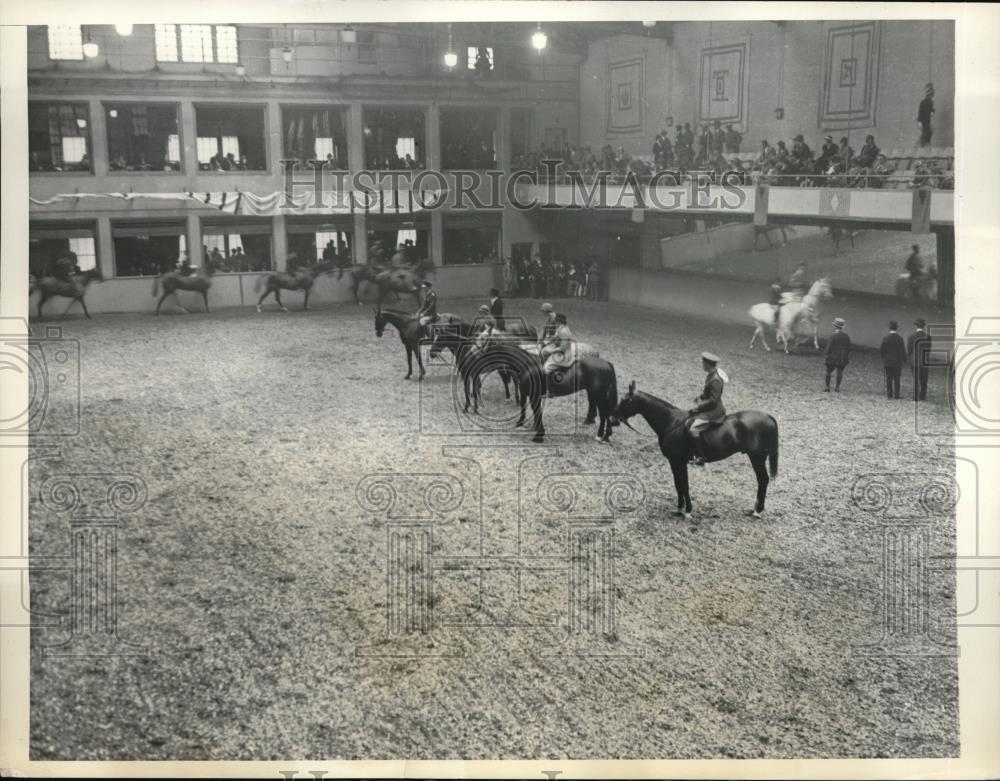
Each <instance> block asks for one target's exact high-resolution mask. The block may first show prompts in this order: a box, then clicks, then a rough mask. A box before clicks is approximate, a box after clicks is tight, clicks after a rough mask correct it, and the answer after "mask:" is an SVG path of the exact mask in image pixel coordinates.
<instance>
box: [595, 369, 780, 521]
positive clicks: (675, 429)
mask: <svg viewBox="0 0 1000 781" xmlns="http://www.w3.org/2000/svg"><path fill="white" fill-rule="evenodd" d="M633 415H642V416H643V417H644V418H645V419H646V422H647V423H648V424H649V425H650V427H651V428H652V429H653V431H655V432H656V436H657V438H658V439H659V441H660V451H661V452H662V453H663V455H664V456H666V458H667V460H668V461H669V462H670V469H671V471H672V472H673V475H674V487H675V488H676V489H677V515H683V516H684V517H685V518H690V517H691V494H690V493H689V489H688V461H689V460H690V459H691V456H692V455H693V453H694V450H693V445H692V442H691V434H690V432H689V431H688V427H687V425H685V424H686V423H687V421H688V419H689V417H690V416H689V415H688V411H687V410H684V409H678V408H677V407H675V406H674V405H673V404H670V403H669V402H666V401H664V400H663V399H658V398H656V396H653V395H651V394H649V393H643V392H642V391H636V389H635V383H634V382H633V383H632V384H631V385H629V386H628V393H627V394H625V396H623V397H622V400H621V401H620V402H619V403H618V407H617V409H616V410H615V411H614V416H613V418H612V425H617V424H618V422H619V421H621V422H623V423H625V425H626V426H628V427H629V428H632V427H631V426H630V425H629V423H628V419H629V418H630V417H632V416H633ZM701 439H702V449H703V451H704V452H703V453H702V455H703V456H704V457H705V460H706V461H721V460H723V459H725V458H729V457H730V456H731V455H734V454H736V453H746V454H747V456H749V458H750V464H751V465H752V466H753V471H754V474H755V475H756V476H757V502H756V503H755V504H754V509H753V510H752V511H751V515H753V517H754V518H760V514H761V513H762V512H763V511H764V499H765V498H766V497H767V486H768V483H769V482H770V479H769V477H768V470H767V466H770V469H771V475H770V476H771V477H777V475H778V422H777V421H776V420H775V419H774V418H773V417H771V416H770V415H767V414H765V413H763V412H757V411H755V410H744V411H742V412H737V413H735V414H733V415H726V417H725V419H724V420H723V421H722V422H720V423H718V424H717V425H714V426H711V427H709V428H707V429H705V430H704V431H703V433H702V435H701Z"/></svg>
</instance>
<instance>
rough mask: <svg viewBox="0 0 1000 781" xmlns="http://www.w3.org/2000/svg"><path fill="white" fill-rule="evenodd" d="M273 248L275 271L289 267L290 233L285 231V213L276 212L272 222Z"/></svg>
mask: <svg viewBox="0 0 1000 781" xmlns="http://www.w3.org/2000/svg"><path fill="white" fill-rule="evenodd" d="M271 249H272V253H273V254H272V257H273V259H274V262H273V264H272V266H273V268H274V270H275V271H285V270H286V269H287V268H288V234H287V233H286V232H285V215H284V214H276V215H275V216H274V220H273V222H272V223H271Z"/></svg>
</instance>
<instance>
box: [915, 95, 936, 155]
mask: <svg viewBox="0 0 1000 781" xmlns="http://www.w3.org/2000/svg"><path fill="white" fill-rule="evenodd" d="M933 116H934V85H933V84H928V85H927V86H926V87H925V88H924V99H923V100H922V101H920V106H919V107H918V108H917V126H918V127H919V128H920V146H927V145H928V144H929V143H930V142H931V135H932V134H933V132H934V129H933V128H932V127H931V117H933Z"/></svg>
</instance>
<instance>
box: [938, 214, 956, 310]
mask: <svg viewBox="0 0 1000 781" xmlns="http://www.w3.org/2000/svg"><path fill="white" fill-rule="evenodd" d="M934 236H935V238H936V239H937V277H938V301H937V302H938V305H940V306H946V307H954V306H955V229H954V228H939V229H938V230H937V231H935V233H934Z"/></svg>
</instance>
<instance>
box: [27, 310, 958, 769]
mask: <svg viewBox="0 0 1000 781" xmlns="http://www.w3.org/2000/svg"><path fill="white" fill-rule="evenodd" d="M288 300H289V306H292V307H294V306H295V305H296V304H297V303H298V298H297V297H295V296H294V295H289V296H288ZM478 303H479V302H478V301H475V302H474V301H471V300H467V301H447V302H445V305H444V306H442V307H441V308H442V309H444V310H448V311H454V312H457V313H460V314H463V315H465V316H466V317H467V318H471V315H472V313H473V312H474V311H475V306H476V304H478ZM538 307H539V302H538V301H530V300H513V301H509V302H508V306H507V311H508V314H509V315H524V316H526V317H527V318H529V320H530V321H531V322H533V323H537V322H538V321H539V319H540V317H539V313H538ZM557 309H559V310H562V311H565V312H566V313H567V315H568V317H569V322H570V324H571V326H572V328H573V330H574V333H575V334H576V335H577V337H578V338H580V339H582V340H586V341H588V342H591V343H592V344H594V345H595V346H596V347H597V348H598V349H599V350H600V351H601V353H602V355H603V356H606V357H607V358H609V359H610V360H611V361H612V362H613V363H614V365H615V367H616V369H617V373H618V377H619V389H620V391H621V392H624V390H625V388H626V386H627V384H628V382H629V380H631V379H636V380H637V381H638V383H639V388H640V389H641V390H646V391H648V392H650V393H653V394H655V395H657V396H660V397H663V398H666V399H668V400H671V401H673V402H676V403H679V404H681V405H684V406H687V405H688V404H689V400H690V399H691V398H692V397H694V396H695V395H696V394H697V393H698V392H699V391H700V389H701V386H702V383H703V379H704V375H703V374H702V372H701V368H700V360H699V354H700V352H701V351H702V350H711V351H713V352H716V353H718V354H719V355H720V356H721V357H722V361H723V363H722V366H723V368H724V369H725V370H726V372H727V373H728V374H729V377H730V383H729V385H728V387H727V388H726V393H725V403H726V406H727V408H728V409H729V410H730V411H735V410H740V409H759V410H762V411H766V412H768V413H770V414H772V415H773V416H774V417H775V418H776V419H777V420H778V423H779V426H780V437H781V445H780V447H781V450H780V463H779V475H778V478H777V480H776V481H774V482H773V483H772V485H771V489H770V492H769V495H768V501H767V509H766V512H765V514H764V516H763V518H762V519H760V520H754V519H751V518H748V517H747V515H746V512H747V510H748V509H749V508H750V507H751V505H752V501H753V497H754V491H755V482H754V478H753V473H752V471H751V469H750V465H749V463H748V461H747V460H746V459H745V458H744V457H733V458H731V459H729V460H727V461H724V462H720V463H717V464H712V465H709V466H708V467H706V468H704V469H700V470H693V471H692V474H691V494H692V500H693V502H694V517H693V519H692V520H691V521H685V520H683V519H681V518H677V517H675V516H674V515H673V514H672V511H673V509H674V506H675V496H674V491H673V485H672V481H671V478H670V473H669V468H668V466H667V463H666V461H665V460H664V459H663V458H662V457H661V456H660V454H659V452H658V450H657V449H656V445H655V440H654V439H653V438H652V437H651V436H649V429H648V428H647V427H646V426H645V424H644V423H643V422H642V421H641V420H637V421H636V422H635V425H636V428H637V429H638V430H639V432H640V433H638V434H637V433H634V432H632V431H629V430H627V429H625V428H623V427H619V428H616V429H615V431H614V437H613V440H612V443H611V444H610V445H600V444H598V443H597V442H595V441H594V431H593V428H592V427H586V428H585V427H583V426H579V425H578V421H580V420H582V418H583V411H584V410H583V409H582V408H580V407H579V406H577V404H575V403H574V401H573V400H570V399H565V398H564V399H556V400H553V401H551V402H549V403H548V405H547V408H546V425H547V428H548V433H549V435H550V436H549V437H548V440H547V442H546V443H545V444H544V445H533V444H531V442H530V435H528V434H524V433H515V432H514V430H513V428H512V424H513V419H512V417H511V415H512V411H513V408H514V405H513V404H512V403H508V402H505V401H504V400H503V398H502V389H501V386H500V384H499V380H497V379H496V377H495V376H494V377H493V378H492V379H490V380H488V381H487V382H486V386H485V392H486V405H485V407H484V410H483V412H484V420H485V421H486V422H485V423H484V422H482V421H480V422H478V423H476V422H469V421H468V420H465V419H463V418H461V417H460V416H458V415H457V414H456V412H455V409H454V404H453V400H452V393H453V388H452V384H451V380H450V367H448V366H446V365H434V366H431V367H429V369H428V377H427V379H426V380H425V381H424V382H422V383H418V382H415V381H413V380H410V381H405V380H403V374H404V373H405V357H404V353H403V349H402V346H401V344H400V342H399V339H398V337H397V335H396V334H395V332H393V331H392V330H391V329H389V330H387V332H386V334H385V336H384V338H382V339H377V338H376V337H375V333H374V324H373V313H372V309H371V308H370V307H364V306H362V307H355V306H350V305H329V304H327V305H323V304H322V303H321V302H317V305H316V307H315V308H314V309H313V310H312V311H310V312H307V313H303V312H299V311H294V309H293V311H290V312H288V313H282V312H278V311H274V307H273V306H272V307H271V308H270V310H269V311H266V312H265V313H263V314H256V313H254V312H253V310H252V309H248V310H240V311H237V310H224V311H218V312H214V313H212V314H210V315H208V314H191V315H186V316H185V315H173V314H171V315H164V316H161V317H159V318H156V317H153V316H151V315H146V314H141V315H99V316H95V318H94V320H92V321H86V320H82V319H67V320H65V321H63V323H62V327H63V335H64V337H68V338H73V339H78V340H79V341H80V345H81V347H80V349H81V356H82V358H81V361H82V363H81V366H82V368H81V377H82V407H81V409H82V426H81V433H80V434H79V435H78V436H76V437H73V438H70V439H67V440H65V441H64V442H63V443H62V445H61V450H60V451H59V452H57V453H52V452H48V453H44V452H43V451H42V450H41V448H40V447H39V448H36V452H35V456H36V458H37V459H38V460H36V461H34V462H33V468H32V471H31V475H30V485H31V490H32V502H31V525H30V540H31V553H32V556H33V557H38V558H37V559H36V560H41V559H42V558H44V557H47V556H48V557H59V556H64V557H65V556H68V555H69V554H70V551H71V548H70V526H69V519H68V517H67V514H66V513H63V512H58V511H57V510H56V509H53V507H52V505H51V502H49V503H46V502H45V501H44V500H43V499H42V498H40V497H41V492H42V489H43V487H44V485H45V483H46V481H47V480H50V479H52V478H53V477H54V476H56V475H59V474H65V473H84V472H86V473H101V474H104V475H112V476H116V475H125V474H134V475H138V476H140V477H141V479H142V481H144V483H145V486H146V491H147V494H148V498H147V500H146V502H145V504H144V506H142V507H141V508H140V509H138V510H136V511H135V512H131V513H126V514H123V515H121V517H120V520H119V527H118V530H117V535H118V550H117V560H116V566H117V588H118V607H117V610H118V613H117V615H118V631H119V636H120V638H121V639H122V640H123V641H125V642H128V643H132V644H137V645H142V646H146V647H147V648H148V655H146V656H128V655H120V656H85V657H72V656H62V655H58V654H53V653H52V652H51V651H52V649H47V648H44V647H43V646H51V645H52V644H53V643H56V642H59V641H61V640H64V639H66V638H67V632H66V631H64V630H62V629H52V628H44V627H43V626H42V625H43V624H44V623H46V622H50V621H51V617H52V616H53V615H55V614H62V615H63V616H64V625H65V623H66V621H68V619H65V616H66V614H67V611H68V609H69V604H70V581H71V579H70V575H69V573H68V571H67V570H66V568H65V567H64V568H62V569H59V568H56V569H53V570H47V569H41V568H37V567H36V569H35V570H34V571H33V572H32V576H31V604H32V608H33V610H34V611H36V620H37V622H38V626H37V627H36V629H35V630H34V631H33V634H32V673H31V756H32V758H33V759H38V760H41V759H51V760H69V759H78V760H84V759H87V760H127V759H151V760H155V759H191V760H198V759H232V760H238V759H279V758H295V759H336V758H346V759H360V758H370V759H390V758H404V757H411V758H428V759H429V758H440V759H459V758H462V759H492V758H517V757H523V758H553V759H558V758H568V759H589V758H598V757H605V758H623V759H624V758H716V757H735V758H753V757H773V758H781V757H946V756H957V754H958V750H959V745H958V674H957V663H956V658H955V657H954V655H948V654H947V653H943V655H942V654H938V655H935V653H931V654H929V655H925V654H921V653H909V654H896V655H889V656H886V655H878V654H873V653H871V652H870V648H867V649H866V647H869V646H872V645H876V646H877V644H878V641H879V640H880V638H881V637H882V635H883V612H882V611H883V609H882V604H883V596H884V589H883V548H882V532H883V528H884V527H883V525H882V521H881V520H880V517H879V516H878V515H877V514H873V513H870V512H863V511H862V509H859V507H858V506H857V504H856V503H855V500H856V498H857V497H856V496H855V498H853V499H852V487H854V485H855V481H856V480H858V479H859V478H861V479H863V480H869V481H871V480H873V478H872V476H882V477H880V478H878V479H876V480H874V482H875V483H878V482H879V480H881V481H882V483H885V484H888V485H890V486H892V485H894V484H895V483H894V481H896V482H898V481H902V482H904V483H905V482H906V481H908V480H912V479H913V478H914V476H915V475H916V476H919V478H920V479H927V480H930V479H932V478H933V476H935V475H945V476H947V475H949V474H952V473H953V471H954V458H953V455H952V454H951V453H950V452H949V451H948V450H947V449H943V448H942V447H941V446H940V445H939V444H938V442H937V441H936V440H933V439H929V438H927V437H924V436H920V435H918V433H916V432H917V425H916V424H917V418H916V417H915V409H914V403H913V402H912V401H907V400H905V398H906V396H907V395H908V394H911V393H912V386H911V384H910V379H909V378H908V377H907V376H906V375H905V374H904V378H903V395H904V400H901V401H888V400H887V399H885V398H884V395H883V375H882V369H881V365H880V362H879V360H878V358H877V357H876V356H875V355H874V354H872V353H864V352H860V351H859V352H856V353H855V354H854V355H852V359H851V363H850V366H849V367H848V370H847V374H846V378H845V381H844V388H843V392H842V393H839V394H834V393H831V394H825V393H823V392H822V386H823V368H822V365H821V364H822V361H821V359H820V358H818V357H816V356H815V355H811V354H804V355H791V356H785V355H783V354H778V353H771V354H765V353H763V352H760V351H756V352H751V351H749V350H748V349H747V342H748V340H749V338H750V334H751V331H752V328H751V325H750V323H749V322H748V323H747V325H746V327H745V328H736V327H732V326H725V325H720V324H717V323H714V322H712V321H709V320H695V319H690V318H687V319H680V318H676V317H671V316H668V315H666V314H663V313H658V312H652V311H647V310H640V309H627V308H621V307H613V306H610V305H608V304H600V303H589V302H577V301H558V302H557ZM848 330H849V328H848ZM57 412H58V410H54V411H53V414H56V413H57ZM920 414H921V415H925V416H928V417H927V418H926V419H927V420H930V421H932V422H934V423H937V424H940V423H942V422H943V421H944V420H945V418H946V417H947V416H948V410H947V406H946V395H945V388H944V384H943V380H942V379H941V378H937V377H932V380H931V393H930V400H929V402H928V403H927V404H925V405H924V406H923V407H922V409H921V410H920ZM497 429H499V430H500V433H496V431H495V430H497ZM54 456H55V457H54ZM866 476H868V477H866ZM386 486H388V487H386ZM918 488H919V486H918ZM874 493H876V494H877V490H874ZM855 494H856V492H855ZM567 496H568V497H570V498H569V499H567ZM871 499H872V497H870V496H869V497H867V498H864V497H863V501H870V500H871ZM875 500H876V501H877V497H875ZM609 508H610V509H609ZM581 529H582V530H584V531H583V532H581V531H580V530H581ZM400 530H402V531H400ZM428 530H429V531H428ZM595 530H596V531H595ZM407 535H408V536H407ZM588 535H589V536H588ZM954 537H955V530H954V518H953V515H952V514H951V513H950V512H945V513H943V515H941V516H940V517H935V518H933V522H932V523H931V524H930V526H929V527H928V550H929V553H930V556H931V561H932V562H936V567H940V568H941V569H942V570H943V571H935V572H934V573H932V575H933V577H931V579H930V584H931V587H930V589H929V591H928V593H927V595H926V599H927V603H926V613H925V614H924V616H923V619H926V620H927V621H929V624H930V625H931V626H934V627H938V631H939V632H940V633H941V634H942V635H943V638H944V642H945V643H946V644H947V642H949V640H950V641H951V642H953V641H954V626H953V618H952V617H953V616H954V571H953V569H950V566H951V565H950V564H949V557H951V556H953V555H954ZM612 538H613V543H612V542H609V540H611V539H612ZM421 546H423V547H421ZM588 546H589V547H588ZM601 546H604V547H601ZM598 549H600V550H601V551H604V552H605V553H606V554H607V555H605V556H604V558H600V559H598V558H597V557H596V554H595V551H596V550H598ZM416 550H424V551H425V552H426V553H427V556H425V557H424V558H421V557H420V556H419V555H418V554H417V553H414V551H416ZM401 551H402V552H401ZM394 556H395V557H396V558H393V557H394ZM400 560H401V561H403V562H404V564H403V565H402V566H400V565H399V564H398V561H400ZM63 561H65V560H63ZM414 561H415V562H416V563H413V562H414ZM597 561H600V566H602V567H604V568H605V569H604V570H602V571H601V572H596V571H594V570H593V566H594V563H595V562H597ZM390 562H397V563H396V564H395V565H393V564H391V563H390ZM428 562H429V563H428ZM582 567H587V568H591V569H589V570H588V573H584V574H585V575H586V577H585V578H583V580H581V578H582V577H583V576H582V575H581V568H582ZM393 578H396V579H397V580H395V581H394V580H393ZM400 578H402V579H404V580H405V579H409V580H408V581H407V583H408V585H406V587H405V588H403V587H401V586H400V585H399V579H400ZM431 582H433V583H432V585H431ZM580 583H586V584H589V585H588V586H587V588H593V589H594V591H593V593H590V594H589V595H588V594H584V595H583V596H582V597H581V595H580V592H579V588H577V591H573V588H574V586H573V584H576V586H577V587H579V584H580ZM594 584H597V585H596V586H595V585H594ZM597 591H600V593H597ZM403 592H405V594H406V595H410V597H412V595H413V594H416V597H415V598H414V599H410V597H407V599H409V601H408V602H406V604H405V605H404V606H403V607H402V608H400V607H399V605H400V602H399V601H398V595H399V593H403ZM574 594H575V596H573V595H574ZM574 599H575V600H576V601H574ZM404 601H405V600H404ZM611 603H613V604H612V607H611V614H613V617H614V621H615V624H614V634H613V637H612V638H611V639H604V636H603V634H602V633H601V632H596V633H595V632H593V631H590V629H589V627H590V626H591V625H590V624H589V623H588V621H590V620H591V617H592V616H594V615H597V616H598V619H599V620H600V621H608V620H609V619H608V612H607V610H606V609H605V608H606V606H607V605H608V604H611ZM406 605H409V606H410V608H412V609H413V610H415V611H417V618H416V619H414V618H413V615H412V614H407V613H406ZM581 605H583V609H582V612H581ZM601 605H604V606H605V608H602V607H600V606H601ZM602 610H603V611H604V612H601V611H602ZM394 611H395V612H394ZM400 611H402V612H400ZM574 611H576V612H574ZM588 611H590V612H588ZM399 615H403V616H404V619H403V624H402V625H403V627H404V629H405V628H406V627H411V628H412V627H414V626H419V627H423V628H426V629H428V630H431V632H430V634H429V635H428V634H425V633H421V632H414V633H410V634H407V633H406V632H405V631H396V630H398V629H399V626H400V624H399V623H398V622H397V623H393V622H394V621H396V619H397V618H398V616H399ZM406 616H409V618H407V617H406ZM923 619H921V620H923ZM573 627H575V628H576V633H574V634H570V629H571V628H573ZM581 627H583V631H580V628H581ZM911 630H912V627H911ZM595 638H596V639H595ZM87 640H88V638H87V637H84V638H83V641H84V642H83V645H82V647H83V648H86V647H87V642H86V641H87ZM101 647H102V648H103V647H104V646H101ZM881 647H883V646H877V648H881ZM118 648H119V650H120V649H123V648H125V649H127V648H128V647H127V646H124V645H121V646H118ZM937 648H940V646H937ZM407 654H420V655H419V656H417V657H413V656H407Z"/></svg>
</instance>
